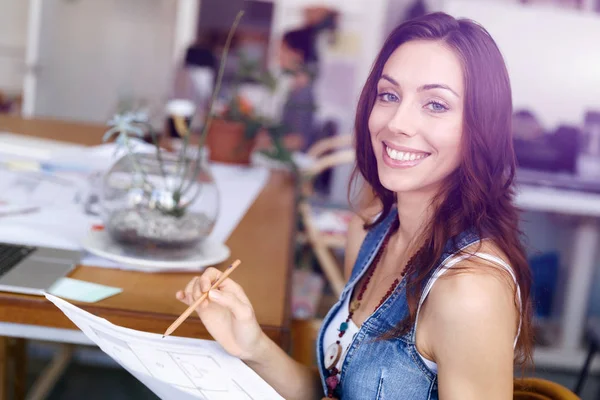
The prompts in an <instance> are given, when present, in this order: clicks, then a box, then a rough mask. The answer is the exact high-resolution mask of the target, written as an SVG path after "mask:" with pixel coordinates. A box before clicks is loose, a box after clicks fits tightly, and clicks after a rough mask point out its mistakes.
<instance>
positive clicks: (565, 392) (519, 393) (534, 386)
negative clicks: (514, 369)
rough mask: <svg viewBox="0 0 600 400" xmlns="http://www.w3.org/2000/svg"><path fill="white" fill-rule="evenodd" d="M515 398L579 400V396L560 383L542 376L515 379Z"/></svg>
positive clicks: (519, 399) (518, 399) (516, 399)
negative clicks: (541, 377)
mask: <svg viewBox="0 0 600 400" xmlns="http://www.w3.org/2000/svg"><path fill="white" fill-rule="evenodd" d="M513 393H514V394H513V399H514V400H577V399H579V397H578V396H577V395H576V394H575V393H573V392H571V391H570V390H569V389H567V388H566V387H564V386H562V385H559V384H558V383H555V382H551V381H547V380H545V379H540V378H522V379H515V380H514V392H513Z"/></svg>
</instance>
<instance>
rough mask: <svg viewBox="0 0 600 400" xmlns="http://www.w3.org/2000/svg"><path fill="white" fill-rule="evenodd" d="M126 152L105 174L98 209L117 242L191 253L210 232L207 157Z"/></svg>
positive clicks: (214, 210) (215, 199) (213, 214)
mask: <svg viewBox="0 0 600 400" xmlns="http://www.w3.org/2000/svg"><path fill="white" fill-rule="evenodd" d="M199 157H200V158H199V159H197V158H189V157H187V158H181V157H180V156H177V155H176V154H170V153H163V152H161V153H160V154H157V153H128V154H126V155H125V156H123V157H121V158H120V159H119V160H118V161H117V162H116V163H115V164H114V165H113V166H112V167H111V168H110V170H109V171H107V173H106V174H105V175H104V179H103V183H102V195H101V209H102V217H103V220H104V226H105V229H106V230H107V231H108V233H109V235H110V236H111V238H112V239H113V240H115V241H116V242H118V243H120V244H123V245H127V246H133V247H138V248H146V249H148V248H161V249H174V250H175V249H177V250H181V249H185V248H192V247H194V246H195V245H196V244H198V243H199V242H200V241H201V240H202V239H204V238H206V237H207V236H208V235H209V234H210V233H211V232H212V230H213V228H214V225H215V222H216V220H217V217H218V214H219V192H218V189H217V185H216V183H215V181H214V179H213V176H212V174H211V173H210V170H209V167H208V162H207V157H206V156H205V154H203V153H201V154H200V155H199Z"/></svg>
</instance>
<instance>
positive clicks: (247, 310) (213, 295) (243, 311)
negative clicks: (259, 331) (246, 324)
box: [208, 289, 254, 321]
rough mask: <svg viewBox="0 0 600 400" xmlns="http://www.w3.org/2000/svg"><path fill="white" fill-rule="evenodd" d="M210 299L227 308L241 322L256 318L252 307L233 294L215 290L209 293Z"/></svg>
mask: <svg viewBox="0 0 600 400" xmlns="http://www.w3.org/2000/svg"><path fill="white" fill-rule="evenodd" d="M208 298H209V299H210V301H212V302H214V303H216V304H219V305H220V306H223V307H225V308H227V309H228V310H229V311H230V312H231V313H232V314H233V316H234V317H235V318H236V319H238V320H240V321H248V320H250V319H252V318H254V311H253V310H252V307H251V306H250V305H248V304H245V303H243V302H241V301H240V299H239V298H238V297H237V296H236V295H235V294H233V293H230V292H223V291H221V290H216V289H213V290H211V291H210V292H208Z"/></svg>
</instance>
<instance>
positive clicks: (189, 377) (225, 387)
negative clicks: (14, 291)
mask: <svg viewBox="0 0 600 400" xmlns="http://www.w3.org/2000/svg"><path fill="white" fill-rule="evenodd" d="M46 298H47V299H48V300H50V301H51V302H52V303H54V304H55V305H56V306H57V307H58V308H59V309H60V310H61V311H62V312H63V313H64V314H65V315H66V316H67V317H68V318H69V319H70V320H71V321H73V323H74V324H75V325H77V326H78V327H79V329H81V330H82V331H83V333H84V334H85V335H86V336H87V337H88V338H90V340H92V341H94V342H95V343H96V344H97V345H98V346H99V347H100V348H101V349H102V351H104V352H105V353H106V354H108V355H109V356H110V357H112V358H113V359H114V360H115V361H116V362H118V363H119V364H120V365H121V366H122V367H123V368H125V369H126V370H127V371H129V372H130V373H131V374H132V375H133V376H135V377H136V378H137V379H139V380H140V382H142V383H143V384H144V385H146V386H147V387H148V388H149V389H150V390H152V391H153V392H154V393H155V394H156V395H157V396H158V397H160V398H161V399H163V400H187V399H190V400H191V399H204V400H230V399H231V400H279V399H283V397H281V396H280V395H279V394H277V392H276V391H275V390H274V389H273V388H271V387H270V386H269V385H268V384H267V383H266V382H265V381H263V380H262V379H261V378H260V377H259V376H258V375H257V374H256V373H255V372H254V371H252V370H251V369H250V368H249V367H248V366H247V365H246V364H244V363H243V362H242V361H241V360H239V359H238V358H235V357H232V356H230V355H229V354H227V353H226V352H225V351H224V350H223V348H222V347H221V346H219V344H217V343H216V342H214V341H209V340H199V339H188V338H180V337H166V338H162V335H157V334H153V333H147V332H140V331H136V330H133V329H127V328H123V327H120V326H116V325H113V324H112V323H110V322H108V321H107V320H105V319H103V318H98V317H96V316H94V315H92V314H90V313H88V312H86V311H84V310H82V309H80V308H78V307H76V306H74V305H72V304H70V303H68V302H66V301H64V300H62V299H60V298H58V297H56V296H52V295H51V294H46Z"/></svg>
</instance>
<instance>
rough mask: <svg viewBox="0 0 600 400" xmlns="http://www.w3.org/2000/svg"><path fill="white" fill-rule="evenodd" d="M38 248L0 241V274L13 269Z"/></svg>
mask: <svg viewBox="0 0 600 400" xmlns="http://www.w3.org/2000/svg"><path fill="white" fill-rule="evenodd" d="M36 249H37V248H36V247H31V246H20V245H16V244H6V243H0V276H3V275H4V274H6V273H7V272H8V271H10V270H11V269H13V268H14V267H15V266H16V265H17V264H19V262H21V260H23V259H24V258H25V257H27V256H28V255H29V254H31V253H33V252H34V251H35V250H36Z"/></svg>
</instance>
